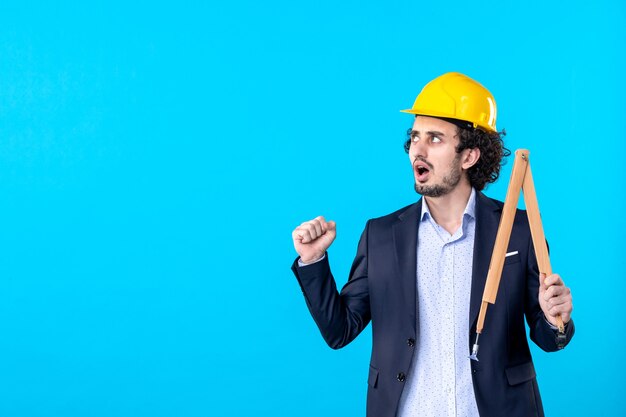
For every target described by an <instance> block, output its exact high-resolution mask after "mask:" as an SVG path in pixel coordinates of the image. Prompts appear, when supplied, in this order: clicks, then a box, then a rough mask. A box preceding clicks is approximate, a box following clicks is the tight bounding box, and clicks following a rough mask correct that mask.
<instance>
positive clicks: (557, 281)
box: [544, 274, 563, 287]
mask: <svg viewBox="0 0 626 417" xmlns="http://www.w3.org/2000/svg"><path fill="white" fill-rule="evenodd" d="M544 281H545V285H546V287H550V286H551V285H563V280H562V279H561V277H560V276H559V274H552V275H548V276H547V277H546V279H545V280H544Z"/></svg>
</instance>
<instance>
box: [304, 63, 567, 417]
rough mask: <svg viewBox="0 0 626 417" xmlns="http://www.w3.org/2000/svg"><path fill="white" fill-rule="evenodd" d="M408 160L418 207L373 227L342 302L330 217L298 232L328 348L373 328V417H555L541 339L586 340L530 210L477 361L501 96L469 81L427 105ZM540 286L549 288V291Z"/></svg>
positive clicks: (437, 92)
mask: <svg viewBox="0 0 626 417" xmlns="http://www.w3.org/2000/svg"><path fill="white" fill-rule="evenodd" d="M405 112H408V113H412V114H415V119H414V123H413V127H412V129H410V131H409V138H408V140H407V143H406V144H405V150H406V151H407V153H408V155H409V160H410V162H411V164H412V166H413V171H414V180H415V191H416V192H417V193H419V194H421V195H422V196H423V198H421V199H420V200H419V201H418V202H417V203H415V204H412V205H410V206H408V207H405V208H403V209H400V210H398V211H396V212H395V213H392V214H389V215H387V216H384V217H380V218H377V219H372V220H369V221H368V222H367V225H366V227H365V231H364V232H363V235H362V236H361V240H360V242H359V246H358V250H357V255H356V258H355V260H354V263H353V265H352V268H351V271H350V277H349V280H348V282H347V283H346V285H345V286H344V287H343V289H342V290H341V294H339V293H338V292H337V289H336V284H335V281H334V278H333V276H332V274H331V272H330V267H329V262H328V253H327V252H326V251H327V249H328V247H329V246H330V245H331V244H332V242H333V240H334V238H335V235H336V232H335V223H334V222H332V221H326V220H325V219H324V218H323V217H321V216H320V217H317V218H315V219H313V220H311V221H308V222H304V223H302V224H301V225H300V226H298V227H297V228H296V229H295V230H294V231H293V233H292V237H293V241H294V246H295V249H296V251H297V252H298V254H299V258H298V259H297V260H296V261H295V262H294V264H293V266H292V269H293V272H294V274H295V275H296V277H297V279H298V282H299V283H300V286H301V288H302V291H303V294H304V296H305V300H306V303H307V306H308V307H309V310H310V312H311V314H312V315H313V317H314V319H315V322H316V323H317V325H318V327H319V329H320V331H321V333H322V336H323V337H324V339H325V340H326V342H327V343H328V345H329V346H331V347H332V348H334V349H338V348H341V347H343V346H345V345H347V344H348V343H350V342H351V341H352V340H353V339H354V338H355V337H356V336H357V335H358V334H359V333H360V332H361V331H362V330H363V329H364V328H365V326H366V325H367V324H368V323H369V322H370V320H371V322H372V334H373V346H372V357H371V362H370V370H369V378H368V385H369V387H368V393H367V415H368V416H370V417H374V416H375V417H384V416H389V417H393V416H401V417H406V416H418V415H419V416H478V415H480V416H483V417H502V416H506V417H517V416H519V417H522V416H523V417H527V416H543V409H542V404H541V398H540V396H539V390H538V387H537V382H536V378H535V370H534V367H533V363H532V358H531V355H530V350H529V347H528V341H527V338H526V330H525V326H524V317H526V321H527V323H528V326H529V328H530V338H531V339H532V340H533V341H534V342H535V343H536V344H537V345H538V346H539V347H540V348H542V349H543V350H545V351H555V350H558V349H559V348H562V347H563V344H561V345H559V343H562V338H561V339H558V338H557V327H556V323H557V316H559V315H560V316H561V318H562V319H563V322H564V323H565V343H564V344H567V343H568V342H569V340H570V339H571V337H572V336H573V334H574V323H573V321H571V317H570V315H571V312H572V296H571V294H570V291H569V289H568V288H567V287H566V286H565V285H564V283H563V280H562V279H561V277H560V276H559V275H557V274H553V275H550V276H548V277H545V279H541V280H540V277H539V272H538V266H537V260H536V258H535V254H534V249H533V246H532V240H531V235H530V230H529V227H528V220H527V216H526V213H525V212H524V211H522V210H518V211H517V214H516V217H515V222H514V225H513V230H512V233H511V238H510V242H509V247H508V250H507V257H506V261H505V265H504V269H503V272H502V280H501V284H500V287H499V290H498V296H497V300H496V303H495V304H494V305H493V306H491V307H490V309H489V313H488V314H487V318H486V320H485V327H484V330H483V332H482V334H481V343H480V345H481V350H480V361H479V362H478V361H471V360H470V359H468V356H469V355H470V351H471V341H470V336H471V335H473V334H475V332H476V321H477V316H478V311H479V307H480V302H481V299H482V293H483V289H484V286H485V280H486V276H487V271H488V268H489V262H490V258H491V253H492V250H493V246H494V241H495V237H496V233H497V229H498V224H499V221H500V216H501V214H502V206H503V204H502V203H501V202H499V201H496V200H492V199H490V198H488V197H486V196H485V195H484V194H482V192H481V190H482V189H483V188H484V187H485V185H486V184H487V183H490V182H494V181H495V180H496V179H497V178H498V175H499V172H500V166H501V163H502V158H503V156H504V155H505V153H507V152H508V151H507V150H506V149H505V148H504V146H503V143H502V139H501V136H502V134H501V133H498V131H497V130H496V106H495V100H494V99H493V96H492V95H491V93H490V92H489V91H488V90H487V89H485V88H484V87H483V86H482V85H480V84H479V83H477V82H476V81H474V80H472V79H471V78H469V77H466V76H464V75H462V74H459V73H448V74H444V75H442V76H440V77H438V78H436V79H435V80H433V81H431V82H430V83H428V84H427V85H426V86H425V87H424V89H423V90H422V92H421V93H420V94H419V95H418V97H417V99H416V100H415V104H414V105H413V108H412V109H410V110H406V111H405ZM540 281H541V282H540Z"/></svg>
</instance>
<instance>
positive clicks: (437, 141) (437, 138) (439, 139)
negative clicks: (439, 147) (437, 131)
mask: <svg viewBox="0 0 626 417" xmlns="http://www.w3.org/2000/svg"><path fill="white" fill-rule="evenodd" d="M433 143H441V138H440V137H439V136H433Z"/></svg>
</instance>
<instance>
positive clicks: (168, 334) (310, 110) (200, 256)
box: [0, 0, 626, 417]
mask: <svg viewBox="0 0 626 417" xmlns="http://www.w3.org/2000/svg"><path fill="white" fill-rule="evenodd" d="M434 3H435V2H417V1H390V2H387V3H386V4H383V3H382V2H373V1H371V2H357V1H345V2H340V3H338V2H331V1H317V2H287V1H284V2H281V1H270V2H253V1H238V2H208V3H205V2H172V3H162V2H158V4H154V3H152V2H145V3H143V4H134V5H132V4H126V3H125V2H102V3H92V4H91V5H89V6H86V5H85V4H83V2H75V3H64V4H54V3H53V2H49V3H44V2H41V3H25V2H3V3H2V4H0V213H1V216H0V416H11V417H21V416H64V417H70V416H114V415H115V416H138V415H145V416H148V415H149V416H173V415H176V416H226V415H228V416H251V415H272V416H320V415H330V416H362V415H364V412H365V394H366V386H367V385H366V377H367V369H368V361H369V351H370V347H371V337H370V331H369V329H368V330H366V331H365V332H364V334H362V335H361V337H359V338H358V339H357V340H356V341H355V342H354V343H352V344H351V345H350V346H348V347H346V348H345V349H343V350H341V351H333V350H331V349H329V348H328V347H327V346H326V345H325V344H324V342H323V340H322V338H321V337H320V335H319V332H318V330H317V328H316V326H315V324H314V322H313V320H312V319H311V318H310V316H309V313H308V311H307V309H306V306H305V303H304V300H303V297H302V295H301V293H300V290H299V287H298V285H297V283H296V281H295V278H294V277H293V276H292V274H291V271H290V270H289V266H290V263H291V262H292V260H293V259H294V258H295V252H294V250H293V246H292V242H291V230H292V229H293V228H294V227H295V226H296V225H298V224H299V223H300V222H302V221H304V220H308V219H309V218H312V217H315V216H317V215H320V214H323V215H325V216H326V217H327V218H330V219H334V220H336V221H337V224H338V238H337V240H336V242H335V243H334V245H333V247H332V248H331V251H330V254H331V255H330V256H331V261H332V264H333V268H334V271H335V273H336V275H337V277H338V280H339V284H340V285H341V284H343V283H344V282H345V280H346V278H347V273H348V270H349V267H350V264H351V262H352V257H353V255H354V253H355V250H356V244H357V241H358V237H359V235H360V233H361V231H362V228H363V226H364V225H365V222H366V220H367V219H368V218H371V217H376V216H380V215H384V214H387V213H389V212H391V211H394V210H396V209H398V208H400V207H402V206H404V205H407V204H410V203H412V202H414V201H415V200H416V198H417V196H416V194H415V193H414V192H413V190H412V185H413V179H412V174H411V169H410V166H409V164H408V160H407V157H406V154H405V153H404V151H403V149H402V144H403V141H404V139H405V131H406V129H407V128H408V127H410V125H411V122H412V119H411V116H409V115H406V114H401V113H399V112H398V110H400V109H402V108H407V107H410V106H411V105H412V103H413V100H414V99H415V96H416V95H417V94H418V92H419V91H420V89H421V87H422V86H423V85H424V84H425V83H426V82H427V81H429V80H430V79H432V78H434V77H436V76H438V75H440V74H442V73H444V72H448V71H459V72H462V73H465V74H467V75H469V76H471V77H473V78H475V79H477V80H479V81H480V82H482V83H483V84H484V85H485V86H487V87H488V88H489V89H490V90H491V91H492V93H493V94H494V95H495V97H496V100H497V103H498V108H499V117H498V127H499V128H506V130H507V132H508V135H507V137H506V142H507V145H508V147H509V148H510V149H512V150H514V149H517V148H522V147H525V148H529V149H530V150H531V152H532V161H533V174H534V177H535V181H536V185H537V192H538V196H539V202H540V207H541V209H542V215H543V220H544V228H545V231H546V235H547V236H548V239H549V240H550V243H551V250H552V264H553V268H554V270H555V271H556V272H558V273H560V274H561V275H562V276H563V277H564V279H565V281H566V283H567V285H568V286H570V287H571V288H572V291H573V295H574V305H575V310H574V318H575V320H576V324H577V334H576V337H575V338H574V340H573V342H572V344H571V345H570V346H569V347H568V348H567V349H566V350H565V351H563V352H560V353H558V354H546V353H543V352H541V351H539V350H538V349H533V354H534V357H535V363H536V368H537V372H538V381H539V385H540V387H541V389H542V395H543V400H544V405H545V408H546V413H547V415H548V416H565V415H567V416H587V415H612V416H617V415H624V414H626V397H625V396H624V395H623V392H624V387H625V384H624V374H626V361H624V358H623V352H624V344H625V342H626V337H625V332H624V331H623V328H622V327H623V326H622V323H623V307H622V306H623V300H624V297H625V295H626V294H625V289H626V284H625V280H624V278H626V274H625V272H626V261H625V259H626V257H625V256H624V238H623V235H624V231H625V230H626V229H625V226H626V224H625V223H626V221H625V220H624V218H625V216H624V212H625V209H626V203H625V201H626V200H625V197H624V190H625V185H626V184H625V181H624V180H625V179H626V168H625V164H624V155H625V151H626V146H625V139H624V116H623V115H624V113H625V110H626V105H625V104H624V96H625V93H626V88H625V81H624V74H625V73H626V59H625V54H624V45H625V41H626V30H625V29H624V28H625V27H626V6H625V3H624V2H622V1H606V0H605V1H602V0H600V1H596V2H594V4H592V3H591V2H568V3H567V4H565V3H563V4H562V5H561V4H560V3H558V2H545V3H544V2H539V1H531V2H523V4H520V3H519V2H516V3H511V4H501V2H497V1H491V2H482V3H473V4H468V3H467V2H464V1H449V2H445V3H444V2H442V3H440V4H434ZM511 165H512V164H511V163H510V164H508V165H507V166H506V167H505V168H504V171H503V174H502V179H501V181H500V182H499V183H497V184H496V185H493V186H491V187H490V188H489V189H488V190H487V194H488V195H490V196H492V197H495V198H500V199H503V198H504V195H505V192H506V185H507V182H508V177H509V175H510V168H511Z"/></svg>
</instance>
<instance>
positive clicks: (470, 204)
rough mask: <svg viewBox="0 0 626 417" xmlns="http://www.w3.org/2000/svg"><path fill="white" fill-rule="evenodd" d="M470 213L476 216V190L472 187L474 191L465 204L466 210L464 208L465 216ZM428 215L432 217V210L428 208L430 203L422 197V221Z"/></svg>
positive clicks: (470, 215)
mask: <svg viewBox="0 0 626 417" xmlns="http://www.w3.org/2000/svg"><path fill="white" fill-rule="evenodd" d="M466 214H467V215H468V216H469V217H470V218H472V219H475V218H476V190H475V189H474V187H472V192H471V193H470V196H469V200H467V205H466V206H465V210H463V218H465V215H466ZM426 215H428V217H430V218H432V215H431V214H430V210H429V209H428V203H426V199H425V198H422V213H421V215H420V221H424V219H425V218H426Z"/></svg>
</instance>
